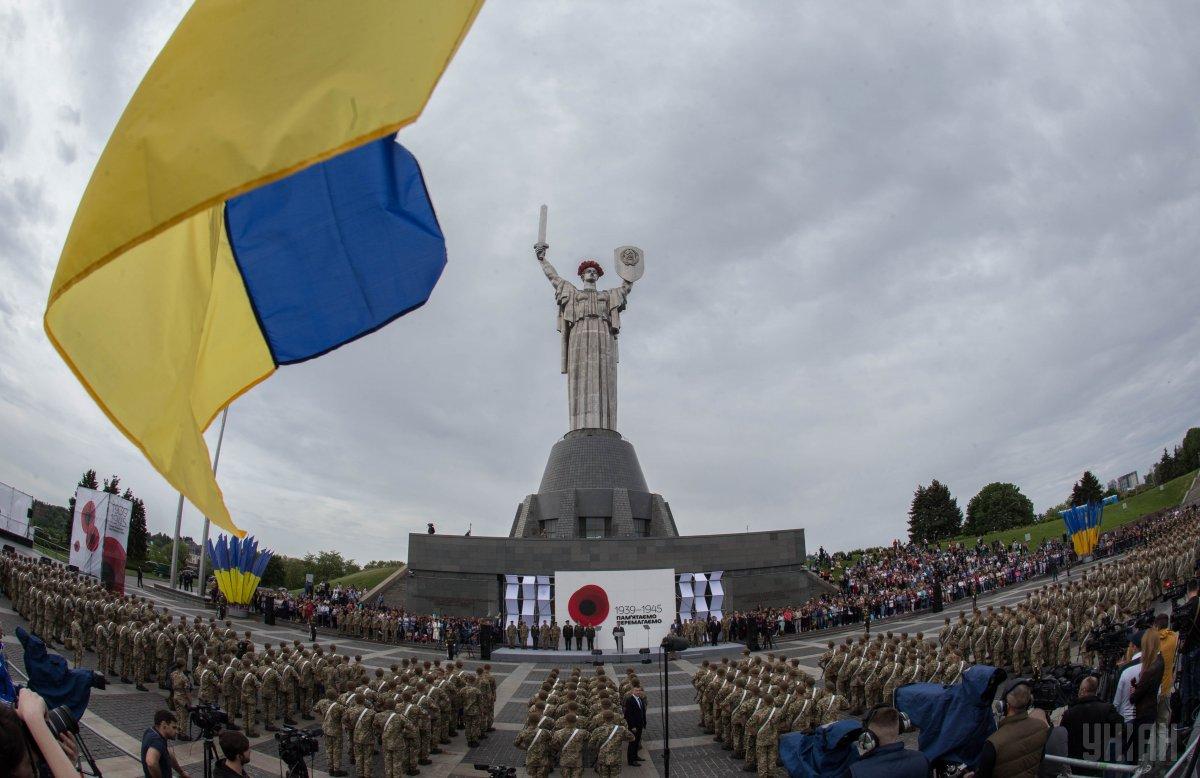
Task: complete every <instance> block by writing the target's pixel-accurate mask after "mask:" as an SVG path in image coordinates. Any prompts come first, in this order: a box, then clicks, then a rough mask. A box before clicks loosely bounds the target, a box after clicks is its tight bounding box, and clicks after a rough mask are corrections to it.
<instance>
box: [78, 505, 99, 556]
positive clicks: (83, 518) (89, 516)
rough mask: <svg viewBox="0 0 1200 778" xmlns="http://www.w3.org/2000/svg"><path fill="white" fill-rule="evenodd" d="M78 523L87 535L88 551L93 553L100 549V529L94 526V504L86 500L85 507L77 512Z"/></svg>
mask: <svg viewBox="0 0 1200 778" xmlns="http://www.w3.org/2000/svg"><path fill="white" fill-rule="evenodd" d="M79 523H80V525H81V526H82V527H83V531H84V532H85V533H87V547H88V551H92V552H95V550H96V549H98V548H100V528H99V527H97V526H96V503H94V502H92V501H91V500H88V502H87V505H84V506H83V510H82V511H80V512H79Z"/></svg>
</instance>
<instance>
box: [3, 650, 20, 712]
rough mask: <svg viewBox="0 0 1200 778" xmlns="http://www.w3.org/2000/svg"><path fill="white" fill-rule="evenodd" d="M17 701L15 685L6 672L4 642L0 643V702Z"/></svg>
mask: <svg viewBox="0 0 1200 778" xmlns="http://www.w3.org/2000/svg"><path fill="white" fill-rule="evenodd" d="M16 701H17V687H15V686H13V682H12V676H11V675H9V674H8V657H7V656H5V655H4V643H0V702H11V703H15V702H16Z"/></svg>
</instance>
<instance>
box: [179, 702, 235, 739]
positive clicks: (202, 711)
mask: <svg viewBox="0 0 1200 778" xmlns="http://www.w3.org/2000/svg"><path fill="white" fill-rule="evenodd" d="M187 711H188V718H189V719H190V720H191V722H192V723H193V724H195V725H196V727H197V728H199V730H200V734H201V735H203V736H204V738H205V739H206V740H210V739H212V738H213V737H215V736H216V734H217V732H218V731H219V730H221V729H223V728H224V727H225V726H226V725H227V724H229V714H228V713H226V712H225V711H223V710H221V709H220V708H218V707H217V706H216V705H214V704H213V703H211V702H201V703H198V704H196V705H192V706H189V707H188V709H187Z"/></svg>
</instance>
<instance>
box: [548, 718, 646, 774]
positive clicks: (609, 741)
mask: <svg viewBox="0 0 1200 778" xmlns="http://www.w3.org/2000/svg"><path fill="white" fill-rule="evenodd" d="M634 739H635V738H634V736H633V733H632V732H630V731H629V730H628V729H626V728H625V725H624V724H620V723H617V724H612V725H609V726H608V727H605V728H604V729H597V730H596V731H595V732H593V733H592V736H591V738H590V743H591V745H592V747H593V748H595V750H596V752H597V756H596V772H597V773H599V774H600V775H601V776H604V777H608V776H617V775H620V774H621V763H622V761H623V759H624V755H625V744H626V743H632V742H633V741H634ZM530 775H533V773H530Z"/></svg>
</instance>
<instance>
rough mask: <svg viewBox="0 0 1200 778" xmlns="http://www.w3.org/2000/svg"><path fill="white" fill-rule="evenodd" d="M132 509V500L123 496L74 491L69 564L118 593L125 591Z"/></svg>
mask: <svg viewBox="0 0 1200 778" xmlns="http://www.w3.org/2000/svg"><path fill="white" fill-rule="evenodd" d="M132 512H133V503H131V502H130V501H129V500H126V499H125V498H124V497H121V496H120V495H116V494H111V493H109V492H102V491H99V490H97V489H88V488H87V487H83V486H80V487H79V488H78V489H76V490H75V515H74V516H72V517H71V546H70V556H69V557H68V558H69V561H70V564H72V565H74V566H75V567H77V568H79V572H81V573H83V574H85V575H90V576H92V577H93V578H99V579H101V581H103V583H104V585H105V586H106V587H107V588H108V589H110V590H112V591H115V592H117V593H119V594H123V593H124V591H125V547H126V544H127V543H128V541H129V519H130V516H131V515H132Z"/></svg>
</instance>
